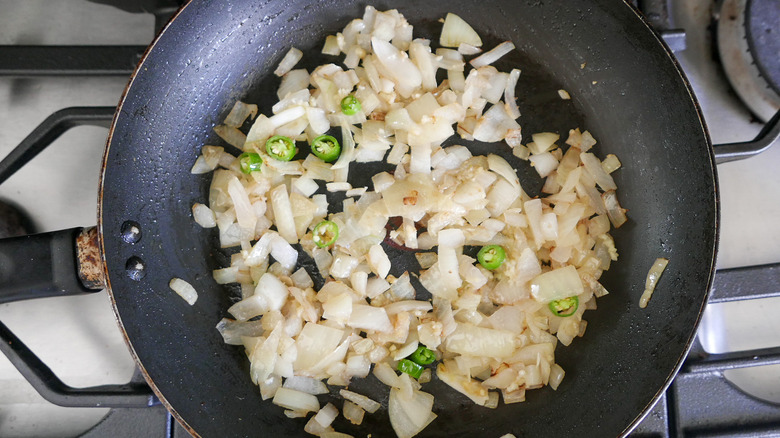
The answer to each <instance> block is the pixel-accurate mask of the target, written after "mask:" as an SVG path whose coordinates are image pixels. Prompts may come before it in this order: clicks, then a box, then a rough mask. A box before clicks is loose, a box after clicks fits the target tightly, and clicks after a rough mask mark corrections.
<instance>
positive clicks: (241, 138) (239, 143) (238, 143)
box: [214, 125, 246, 149]
mask: <svg viewBox="0 0 780 438" xmlns="http://www.w3.org/2000/svg"><path fill="white" fill-rule="evenodd" d="M214 132H216V133H217V135H218V136H220V137H221V138H222V139H223V140H225V141H226V142H227V143H228V144H230V145H232V146H235V147H237V148H239V149H243V148H244V143H246V135H244V133H243V132H241V131H239V130H238V129H237V128H234V127H232V126H226V125H217V126H215V127H214Z"/></svg>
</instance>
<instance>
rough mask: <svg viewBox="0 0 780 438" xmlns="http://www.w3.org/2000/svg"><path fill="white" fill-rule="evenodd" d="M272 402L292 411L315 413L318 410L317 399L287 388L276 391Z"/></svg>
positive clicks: (318, 403)
mask: <svg viewBox="0 0 780 438" xmlns="http://www.w3.org/2000/svg"><path fill="white" fill-rule="evenodd" d="M272 402H273V404H275V405H278V406H281V407H283V408H287V409H290V410H293V411H303V412H315V411H318V410H319V409H320V402H319V401H318V400H317V397H315V396H313V395H311V394H306V393H305V392H301V391H296V390H294V389H289V388H279V389H277V390H276V395H274V398H273V400H272Z"/></svg>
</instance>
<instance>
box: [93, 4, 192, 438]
mask: <svg viewBox="0 0 780 438" xmlns="http://www.w3.org/2000/svg"><path fill="white" fill-rule="evenodd" d="M191 3H192V0H187V1H186V3H184V4H183V5H182V6H181V7H180V8H179V9H178V10H177V11H176V12H175V13H174V14H173V16H171V18H170V19H169V20H168V22H167V23H166V24H165V26H163V27H162V29H160V31H159V32H158V33H157V35H156V36H155V37H154V39H153V40H152V42H151V43H150V44H149V46H147V47H146V50H144V53H143V55H142V56H141V59H140V60H139V61H138V64H137V65H136V67H135V69H134V70H133V73H132V74H131V75H130V79H129V80H128V82H127V85H125V88H124V90H122V94H121V96H120V97H119V102H118V103H117V107H116V111H115V112H114V117H113V118H112V119H111V126H110V127H109V129H108V136H107V137H106V146H105V148H104V152H103V160H102V161H101V169H100V181H99V185H98V206H97V207H98V209H97V230H98V246H99V250H100V257H101V260H102V262H103V271H104V272H103V274H104V278H105V280H106V290H107V291H108V297H109V300H110V301H111V310H112V311H113V312H114V318H115V319H116V322H117V325H118V326H119V330H120V332H121V333H122V338H123V339H124V341H125V344H127V347H128V349H129V351H130V356H131V357H132V358H133V361H134V362H135V364H136V365H137V366H138V369H139V371H140V372H141V375H143V377H144V380H145V381H146V383H147V385H149V388H151V389H152V391H153V392H154V395H155V396H156V397H157V399H158V400H160V403H162V404H163V406H165V409H166V410H167V411H168V412H169V413H170V414H171V415H172V416H173V417H174V418H175V419H176V421H177V422H178V423H179V424H180V425H181V426H182V427H184V429H186V430H187V432H188V433H189V434H190V435H192V436H193V437H200V434H199V433H198V432H196V431H195V429H194V428H193V427H192V426H190V424H189V423H188V422H187V421H186V420H185V419H184V418H183V417H182V416H181V415H180V414H179V412H178V411H177V410H176V409H175V408H174V407H173V405H171V403H170V402H169V401H168V400H167V399H166V397H165V396H164V395H163V393H162V391H160V389H159V388H158V387H157V385H156V384H155V383H154V380H153V379H152V377H151V376H150V375H149V372H148V371H147V370H146V367H144V365H143V363H142V362H141V360H140V358H139V356H138V353H136V351H135V347H134V346H133V342H132V341H131V340H130V337H129V336H128V335H127V330H126V329H125V325H124V322H123V321H122V316H121V315H120V313H119V308H118V307H117V304H116V297H115V296H114V290H113V288H112V287H111V276H110V275H109V269H108V261H107V260H106V257H105V254H106V248H105V230H104V222H103V194H104V188H105V177H106V169H107V168H108V156H109V151H110V149H111V143H112V140H113V138H114V130H115V128H116V126H117V120H118V119H119V115H120V113H121V112H122V109H123V107H124V104H125V101H126V100H127V96H128V93H129V91H130V88H132V86H133V83H134V82H135V80H136V77H137V75H138V73H139V72H140V71H141V70H142V69H143V68H144V64H145V63H146V61H147V59H148V57H149V55H150V53H151V52H152V51H153V50H154V47H155V46H157V44H158V42H159V41H160V39H161V38H162V37H163V35H164V34H165V32H166V31H167V30H168V29H169V28H170V27H171V25H172V24H173V22H174V21H175V20H176V18H178V17H179V16H180V15H181V14H182V13H183V12H184V10H185V9H186V8H187V7H188V6H189V5H190V4H191Z"/></svg>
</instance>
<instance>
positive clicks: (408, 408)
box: [387, 388, 436, 438]
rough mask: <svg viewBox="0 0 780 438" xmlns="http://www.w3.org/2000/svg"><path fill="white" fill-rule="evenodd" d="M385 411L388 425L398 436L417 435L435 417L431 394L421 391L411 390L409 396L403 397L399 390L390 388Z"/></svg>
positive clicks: (403, 437) (405, 437) (409, 437)
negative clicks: (388, 421) (387, 416)
mask: <svg viewBox="0 0 780 438" xmlns="http://www.w3.org/2000/svg"><path fill="white" fill-rule="evenodd" d="M387 411H388V415H389V417H390V425H392V426H393V430H394V431H395V433H396V435H397V436H398V437H399V438H411V437H413V436H415V435H417V434H418V433H420V431H422V430H423V429H424V428H425V427H426V426H428V424H430V422H431V421H433V419H435V418H436V414H434V413H433V396H432V395H431V394H428V393H426V392H422V391H413V392H412V396H411V398H405V397H404V396H403V393H402V392H401V391H400V390H398V389H395V388H393V389H391V390H390V399H389V401H388V404H387Z"/></svg>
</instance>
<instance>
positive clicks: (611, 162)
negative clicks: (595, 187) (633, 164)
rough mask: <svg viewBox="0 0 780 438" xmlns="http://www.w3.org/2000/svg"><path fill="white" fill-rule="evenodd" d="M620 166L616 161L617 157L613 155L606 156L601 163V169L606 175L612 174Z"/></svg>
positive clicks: (618, 161)
mask: <svg viewBox="0 0 780 438" xmlns="http://www.w3.org/2000/svg"><path fill="white" fill-rule="evenodd" d="M620 166H621V164H620V160H618V157H616V156H615V155H614V154H607V157H606V158H604V161H602V162H601V167H602V168H603V169H604V171H605V172H607V173H612V172H614V171H616V170H618V169H620Z"/></svg>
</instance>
